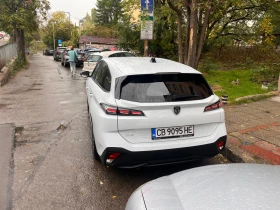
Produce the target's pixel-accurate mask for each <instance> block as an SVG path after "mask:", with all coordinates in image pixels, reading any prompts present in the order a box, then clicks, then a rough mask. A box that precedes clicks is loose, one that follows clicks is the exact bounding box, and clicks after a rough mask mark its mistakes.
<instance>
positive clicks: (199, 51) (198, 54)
mask: <svg viewBox="0 0 280 210" xmlns="http://www.w3.org/2000/svg"><path fill="white" fill-rule="evenodd" d="M210 12H211V8H209V9H207V10H206V13H205V17H204V22H203V25H202V29H201V31H200V38H199V43H198V50H197V56H196V67H197V66H198V63H199V59H200V56H201V51H202V47H203V43H204V39H205V34H206V29H207V26H208V22H209V16H210Z"/></svg>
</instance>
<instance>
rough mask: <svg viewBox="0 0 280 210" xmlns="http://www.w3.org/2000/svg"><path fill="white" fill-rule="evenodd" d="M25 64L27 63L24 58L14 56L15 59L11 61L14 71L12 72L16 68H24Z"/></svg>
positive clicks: (16, 69) (15, 70)
mask: <svg viewBox="0 0 280 210" xmlns="http://www.w3.org/2000/svg"><path fill="white" fill-rule="evenodd" d="M26 64H27V62H26V60H23V59H21V58H16V60H15V61H14V63H13V72H14V74H15V73H16V72H17V71H18V70H20V69H22V68H24V67H25V66H26Z"/></svg>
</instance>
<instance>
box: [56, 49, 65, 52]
mask: <svg viewBox="0 0 280 210" xmlns="http://www.w3.org/2000/svg"><path fill="white" fill-rule="evenodd" d="M65 49H66V48H57V50H58V51H59V52H62V51H64V50H65Z"/></svg>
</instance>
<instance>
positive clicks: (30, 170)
mask: <svg viewBox="0 0 280 210" xmlns="http://www.w3.org/2000/svg"><path fill="white" fill-rule="evenodd" d="M79 72H81V68H78V69H77V73H79ZM85 93H86V91H85V79H84V78H82V77H80V75H79V74H76V76H75V77H72V76H71V74H70V70H69V68H65V67H63V66H61V64H60V62H57V61H54V60H53V57H52V56H43V55H41V54H35V55H32V56H31V57H30V59H29V66H28V67H27V68H26V69H24V70H22V71H20V72H18V74H17V75H16V76H15V77H14V78H13V79H12V80H10V82H9V83H8V84H7V85H5V86H4V87H1V88H0V125H4V124H12V125H14V129H15V133H14V136H13V138H12V139H14V142H13V144H14V147H13V153H12V154H11V157H12V161H13V162H12V164H11V167H12V168H11V169H10V170H11V171H12V173H10V176H11V177H9V180H12V182H10V184H9V188H10V190H9V192H11V193H9V195H8V196H7V197H8V200H7V203H11V206H12V209H21V210H32V209H40V210H44V209H48V210H49V209H67V210H72V209H73V210H74V209H75V210H77V209H87V210H89V209H93V210H103V209H124V207H125V204H126V202H127V200H128V198H129V196H130V195H131V194H132V192H133V191H134V190H136V189H137V188H138V187H139V186H140V185H142V184H144V183H146V182H147V181H150V180H153V179H156V178H158V177H161V176H165V175H169V174H172V173H175V172H178V171H181V170H186V169H190V168H194V167H199V166H202V165H210V164H220V163H225V162H227V161H226V160H225V159H224V158H223V157H222V156H220V155H219V156H216V157H214V158H211V159H208V160H204V161H202V162H196V163H184V164H177V165H169V166H161V167H151V168H140V169H130V170H128V169H126V170H124V169H116V168H111V167H106V166H104V165H102V164H101V163H100V162H98V161H95V160H93V155H92V151H91V134H90V127H89V120H88V113H87V103H86V95H85ZM1 141H2V140H1ZM0 179H1V177H0ZM0 209H1V205H0Z"/></svg>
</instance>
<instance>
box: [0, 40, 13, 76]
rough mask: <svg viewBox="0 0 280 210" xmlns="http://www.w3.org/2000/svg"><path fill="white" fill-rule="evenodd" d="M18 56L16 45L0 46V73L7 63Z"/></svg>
mask: <svg viewBox="0 0 280 210" xmlns="http://www.w3.org/2000/svg"><path fill="white" fill-rule="evenodd" d="M16 55H17V45H16V43H9V44H6V45H3V46H0V71H1V69H2V68H3V67H4V66H5V65H6V63H7V62H8V61H9V60H11V59H12V58H13V57H15V56H16Z"/></svg>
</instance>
